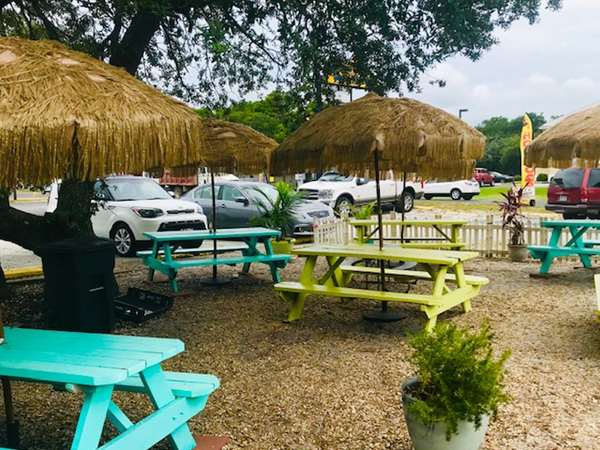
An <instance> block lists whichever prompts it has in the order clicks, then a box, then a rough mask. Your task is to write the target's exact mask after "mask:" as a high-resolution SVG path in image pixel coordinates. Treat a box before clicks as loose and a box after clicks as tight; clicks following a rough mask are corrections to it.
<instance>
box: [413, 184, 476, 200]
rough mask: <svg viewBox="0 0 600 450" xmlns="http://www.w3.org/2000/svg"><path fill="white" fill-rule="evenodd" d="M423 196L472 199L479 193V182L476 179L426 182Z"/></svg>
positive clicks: (427, 198)
mask: <svg viewBox="0 0 600 450" xmlns="http://www.w3.org/2000/svg"><path fill="white" fill-rule="evenodd" d="M423 189H424V193H423V197H424V198H425V199H426V200H431V199H432V198H433V197H450V198H451V199H452V200H460V199H461V198H463V199H465V200H471V199H472V198H473V197H475V196H476V195H479V183H478V182H477V181H475V180H459V181H447V182H442V183H429V182H427V183H425V187H424V188H423Z"/></svg>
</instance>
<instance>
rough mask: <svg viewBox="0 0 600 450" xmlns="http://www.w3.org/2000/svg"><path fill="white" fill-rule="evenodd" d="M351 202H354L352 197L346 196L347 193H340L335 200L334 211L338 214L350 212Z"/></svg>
mask: <svg viewBox="0 0 600 450" xmlns="http://www.w3.org/2000/svg"><path fill="white" fill-rule="evenodd" d="M353 204H354V202H353V201H352V198H350V197H348V196H347V195H342V196H341V197H340V198H338V199H337V201H336V202H335V208H334V209H335V212H336V213H338V214H339V215H340V216H341V215H342V214H350V211H351V210H352V205H353Z"/></svg>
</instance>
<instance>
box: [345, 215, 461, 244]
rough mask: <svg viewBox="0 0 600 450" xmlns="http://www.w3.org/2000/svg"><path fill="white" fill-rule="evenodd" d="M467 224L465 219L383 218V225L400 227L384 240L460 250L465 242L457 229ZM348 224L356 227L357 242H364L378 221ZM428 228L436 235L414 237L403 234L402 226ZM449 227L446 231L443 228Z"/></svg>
mask: <svg viewBox="0 0 600 450" xmlns="http://www.w3.org/2000/svg"><path fill="white" fill-rule="evenodd" d="M466 224H467V221H466V220H444V219H431V220H401V219H383V221H382V225H383V226H386V225H388V226H392V227H395V228H400V229H401V231H400V235H398V236H384V237H383V240H384V241H399V240H402V241H403V243H402V244H401V245H402V247H404V248H424V249H432V250H461V249H462V248H463V247H464V246H465V244H464V243H462V242H460V237H459V230H460V229H461V228H462V227H463V226H464V225H466ZM350 225H352V226H353V227H354V228H356V234H357V238H356V240H357V242H359V243H365V242H369V241H370V240H371V236H372V235H373V234H374V233H375V231H377V226H378V222H377V220H375V219H353V220H351V221H350ZM415 227H421V228H430V229H432V230H434V231H435V232H436V236H431V237H414V236H404V233H403V231H402V228H404V229H409V228H415ZM445 228H446V229H449V230H450V233H446V231H445V230H444V229H445Z"/></svg>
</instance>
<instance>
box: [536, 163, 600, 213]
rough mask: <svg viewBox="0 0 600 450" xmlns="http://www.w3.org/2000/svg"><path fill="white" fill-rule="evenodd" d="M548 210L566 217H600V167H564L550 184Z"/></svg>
mask: <svg viewBox="0 0 600 450" xmlns="http://www.w3.org/2000/svg"><path fill="white" fill-rule="evenodd" d="M546 209H547V210H548V211H554V212H557V213H559V214H562V215H563V217H564V218H565V219H585V218H586V217H589V218H590V219H600V169H578V168H571V169H564V170H560V171H558V172H557V173H556V174H555V175H554V176H553V177H552V179H551V181H550V184H549V186H548V202H547V204H546Z"/></svg>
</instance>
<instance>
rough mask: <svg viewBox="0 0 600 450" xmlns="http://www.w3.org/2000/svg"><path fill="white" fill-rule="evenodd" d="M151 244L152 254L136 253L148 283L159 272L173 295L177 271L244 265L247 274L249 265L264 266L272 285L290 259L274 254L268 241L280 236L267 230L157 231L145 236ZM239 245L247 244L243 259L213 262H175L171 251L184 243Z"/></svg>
mask: <svg viewBox="0 0 600 450" xmlns="http://www.w3.org/2000/svg"><path fill="white" fill-rule="evenodd" d="M144 235H145V236H147V237H148V238H149V239H150V240H151V241H152V251H150V252H138V256H142V257H143V261H144V264H145V265H146V266H148V270H149V272H148V279H149V280H150V281H152V280H153V278H154V272H155V271H159V272H161V273H163V274H165V275H167V276H168V277H169V283H170V284H171V289H172V290H173V292H177V291H178V287H177V280H176V278H177V271H178V270H179V269H185V268H190V267H207V266H218V265H229V266H234V265H237V264H243V271H244V272H245V273H248V271H249V270H250V265H251V264H252V263H262V264H266V265H268V266H269V267H270V269H271V275H272V277H273V281H274V282H276V283H277V282H279V281H280V280H281V278H280V276H279V269H280V268H282V267H285V265H286V264H287V262H288V261H289V260H290V258H291V256H290V255H278V254H275V253H273V247H272V246H271V239H273V238H276V237H279V235H280V232H279V231H277V230H271V229H269V228H261V227H249V228H227V229H217V230H215V231H213V230H202V231H157V232H154V233H144ZM209 240H212V241H216V240H224V241H238V242H243V243H244V244H246V247H247V248H243V249H242V250H240V251H241V252H242V256H235V257H223V258H219V257H217V258H215V257H213V255H211V257H209V258H193V259H181V260H177V259H175V258H174V257H173V248H174V247H175V246H177V245H180V244H181V243H185V242H186V241H209ZM259 244H261V245H262V246H263V247H264V252H261V251H260V250H259V249H258V245H259Z"/></svg>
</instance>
